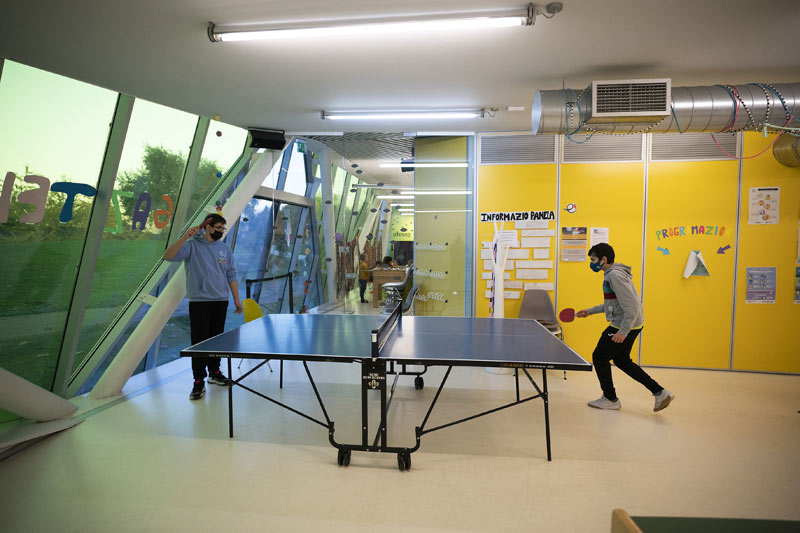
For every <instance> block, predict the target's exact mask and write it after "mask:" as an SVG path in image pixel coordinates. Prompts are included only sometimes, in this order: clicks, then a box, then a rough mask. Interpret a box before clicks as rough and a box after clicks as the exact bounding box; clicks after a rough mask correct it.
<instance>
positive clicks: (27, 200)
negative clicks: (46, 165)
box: [17, 174, 50, 224]
mask: <svg viewBox="0 0 800 533" xmlns="http://www.w3.org/2000/svg"><path fill="white" fill-rule="evenodd" d="M25 181H26V182H27V183H34V184H36V185H38V186H39V188H38V189H32V190H29V191H22V192H21V193H19V195H18V196H17V202H19V203H21V204H31V205H33V206H35V207H36V209H34V210H33V211H32V212H30V213H25V214H24V215H22V216H21V217H19V221H20V222H23V223H25V224H36V223H37V222H41V221H42V219H43V218H44V209H45V206H46V204H47V193H48V192H49V191H50V180H49V179H47V178H45V177H44V176H35V175H32V174H29V175H27V176H25Z"/></svg>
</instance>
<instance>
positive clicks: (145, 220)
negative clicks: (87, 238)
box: [73, 100, 197, 368]
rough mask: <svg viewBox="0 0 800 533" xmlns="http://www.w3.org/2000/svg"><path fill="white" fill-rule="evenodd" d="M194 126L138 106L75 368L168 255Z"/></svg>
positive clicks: (191, 119) (182, 117) (177, 114)
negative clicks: (138, 288) (166, 254)
mask: <svg viewBox="0 0 800 533" xmlns="http://www.w3.org/2000/svg"><path fill="white" fill-rule="evenodd" d="M196 125H197V117H196V116H193V115H189V114H188V113H184V112H182V111H177V110H175V109H170V108H168V107H164V106H161V105H158V104H154V103H151V102H147V101H144V100H137V101H136V102H135V104H134V107H133V114H132V116H131V121H130V125H129V126H128V134H127V136H126V138H125V145H124V147H123V150H122V157H121V160H120V165H119V170H118V172H117V179H116V183H115V186H114V195H113V197H112V205H111V206H110V208H109V213H108V217H107V220H106V229H105V233H104V234H103V242H102V245H101V246H100V253H99V256H98V259H97V264H96V267H95V275H94V279H93V281H92V287H91V292H90V294H89V300H88V305H87V309H86V314H85V317H84V321H83V328H82V329H81V335H80V339H79V342H78V352H77V354H76V357H75V366H74V367H73V368H76V367H77V366H78V365H79V364H80V363H81V362H82V361H83V359H84V358H85V357H86V355H88V353H89V351H90V349H91V348H92V346H93V345H94V344H95V342H96V341H97V340H98V339H99V338H100V336H101V334H102V333H103V332H104V331H105V329H106V328H107V327H108V325H109V324H110V323H111V322H112V320H113V319H114V317H115V316H116V315H117V314H118V313H119V312H120V311H121V310H122V308H123V306H124V305H125V303H126V302H127V301H128V300H129V299H130V297H131V294H133V293H134V292H135V291H136V289H137V287H138V286H139V285H140V284H141V283H142V281H143V280H144V279H145V277H146V276H147V274H148V273H149V272H150V271H151V270H152V268H153V266H154V265H155V264H156V262H157V261H158V259H159V258H160V257H161V254H162V253H163V252H164V250H165V249H166V247H167V237H168V234H169V228H170V222H171V217H172V209H173V207H174V203H175V200H177V194H178V191H179V190H180V183H181V179H182V178H183V173H184V169H185V167H186V158H187V156H188V151H189V147H190V145H191V143H192V138H193V137H194V132H195V128H196Z"/></svg>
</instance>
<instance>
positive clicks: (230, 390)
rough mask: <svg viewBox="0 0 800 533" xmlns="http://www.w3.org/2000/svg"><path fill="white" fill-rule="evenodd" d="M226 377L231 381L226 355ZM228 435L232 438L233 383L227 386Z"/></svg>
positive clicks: (231, 376) (229, 363)
mask: <svg viewBox="0 0 800 533" xmlns="http://www.w3.org/2000/svg"><path fill="white" fill-rule="evenodd" d="M227 359H228V379H230V380H231V381H233V375H232V374H231V358H230V357H228V358H227ZM228 436H229V437H230V438H233V383H231V384H230V386H229V387H228Z"/></svg>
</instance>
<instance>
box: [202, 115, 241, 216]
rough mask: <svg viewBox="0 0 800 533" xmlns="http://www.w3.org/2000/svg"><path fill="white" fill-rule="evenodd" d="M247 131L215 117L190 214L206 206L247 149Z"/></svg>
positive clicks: (207, 140)
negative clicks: (218, 120) (245, 148)
mask: <svg viewBox="0 0 800 533" xmlns="http://www.w3.org/2000/svg"><path fill="white" fill-rule="evenodd" d="M246 140H247V131H245V130H243V129H242V128H237V127H236V126H231V125H229V124H224V123H222V122H217V121H216V120H212V121H211V123H210V124H209V126H208V134H207V135H206V140H205V144H203V155H202V156H201V157H200V166H199V167H198V169H197V177H196V178H195V181H194V190H193V191H192V198H191V200H189V211H188V216H189V217H190V218H191V217H192V215H193V214H194V213H196V212H197V211H198V210H200V209H202V208H203V206H204V205H205V204H206V202H208V199H209V195H210V194H211V192H212V191H213V190H214V189H215V188H216V187H217V184H218V183H219V182H220V181H221V180H222V178H224V177H225V174H226V173H227V171H228V170H229V169H230V168H231V167H232V166H233V165H234V163H236V161H237V160H238V159H239V157H241V155H242V152H243V151H244V143H245V141H246Z"/></svg>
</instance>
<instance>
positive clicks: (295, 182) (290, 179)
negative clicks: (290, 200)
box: [283, 141, 306, 196]
mask: <svg viewBox="0 0 800 533" xmlns="http://www.w3.org/2000/svg"><path fill="white" fill-rule="evenodd" d="M305 146H306V145H305V143H302V142H300V141H294V142H293V143H292V146H291V149H292V151H291V152H290V157H289V168H288V170H287V172H286V183H285V184H284V186H283V190H284V191H286V192H290V193H293V194H297V195H300V196H305V195H306V162H305V152H304V150H305Z"/></svg>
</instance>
